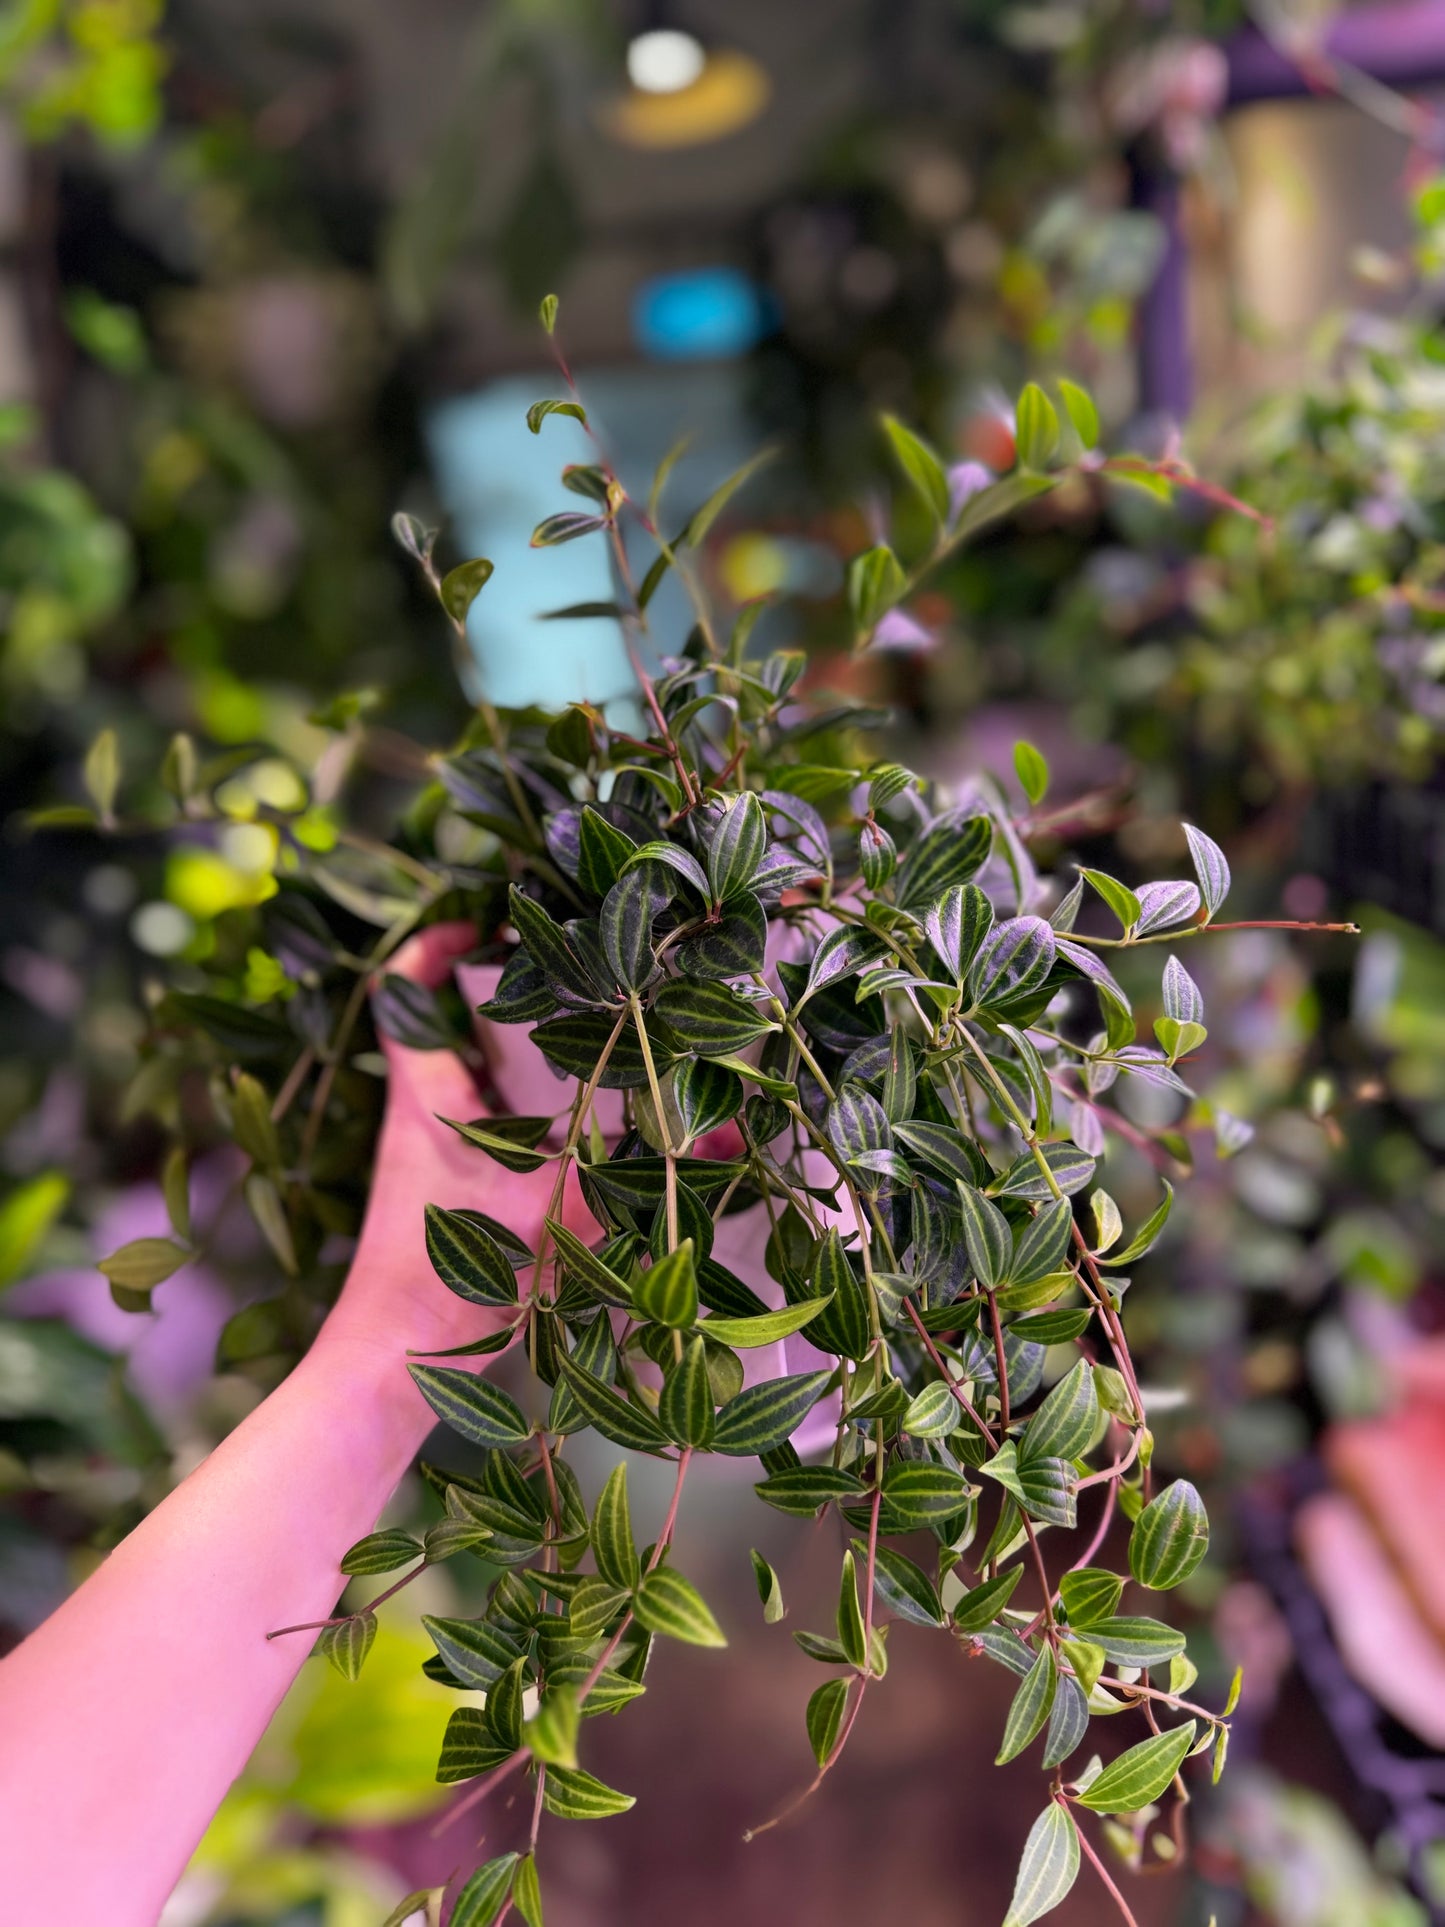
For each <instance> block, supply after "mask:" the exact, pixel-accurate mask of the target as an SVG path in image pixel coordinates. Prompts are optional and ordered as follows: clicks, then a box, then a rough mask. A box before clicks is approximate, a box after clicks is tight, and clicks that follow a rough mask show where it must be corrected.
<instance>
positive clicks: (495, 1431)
mask: <svg viewBox="0 0 1445 1927" xmlns="http://www.w3.org/2000/svg"><path fill="white" fill-rule="evenodd" d="M407 1370H408V1371H409V1372H410V1373H411V1375H412V1378H413V1380H414V1381H415V1383H416V1388H417V1390H418V1391H419V1392H420V1393H421V1395H422V1397H423V1398H424V1399H425V1400H426V1402H427V1404H428V1405H430V1407H431V1408H432V1410H433V1411H434V1412H435V1413H436V1415H437V1417H438V1418H439V1419H441V1420H442V1421H443V1423H444V1424H446V1425H449V1426H450V1427H451V1429H452V1430H453V1431H454V1432H457V1433H459V1434H460V1435H461V1437H462V1438H464V1439H470V1440H471V1442H472V1443H473V1445H489V1446H507V1445H520V1444H521V1442H522V1440H523V1439H525V1438H528V1437H529V1436H530V1434H531V1430H532V1428H531V1426H530V1425H528V1423H527V1421H526V1419H525V1418H524V1417H523V1416H522V1411H521V1407H520V1406H519V1405H518V1404H517V1403H516V1401H515V1400H514V1399H511V1398H508V1396H507V1394H506V1393H505V1392H503V1391H501V1390H499V1389H498V1387H497V1386H495V1385H491V1384H489V1383H488V1382H487V1380H486V1379H484V1378H480V1377H478V1376H477V1374H476V1373H475V1372H464V1371H460V1370H458V1369H457V1367H456V1366H453V1365H408V1366H407Z"/></svg>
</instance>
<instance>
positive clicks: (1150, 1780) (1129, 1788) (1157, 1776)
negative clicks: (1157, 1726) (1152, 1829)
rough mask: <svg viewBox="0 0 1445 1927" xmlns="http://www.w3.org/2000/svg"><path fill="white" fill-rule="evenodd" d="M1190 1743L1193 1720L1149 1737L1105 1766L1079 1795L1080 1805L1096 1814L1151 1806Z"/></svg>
mask: <svg viewBox="0 0 1445 1927" xmlns="http://www.w3.org/2000/svg"><path fill="white" fill-rule="evenodd" d="M1193 1744H1194V1721H1193V1720H1186V1721H1185V1722H1184V1724H1183V1726H1174V1727H1171V1728H1170V1729H1169V1731H1168V1732H1167V1733H1154V1734H1151V1735H1150V1737H1149V1738H1148V1739H1147V1740H1140V1742H1139V1744H1138V1745H1137V1746H1131V1747H1130V1748H1129V1750H1128V1752H1127V1753H1121V1754H1120V1755H1119V1757H1118V1759H1117V1760H1114V1761H1112V1762H1111V1763H1110V1764H1109V1765H1108V1766H1106V1767H1105V1768H1104V1771H1103V1772H1102V1773H1101V1774H1100V1775H1099V1777H1098V1779H1097V1780H1094V1781H1093V1782H1092V1783H1091V1784H1090V1785H1089V1786H1088V1787H1087V1788H1086V1789H1085V1790H1084V1792H1083V1793H1081V1794H1079V1795H1078V1802H1079V1805H1080V1806H1081V1807H1089V1808H1091V1809H1092V1811H1093V1812H1095V1813H1137V1812H1138V1811H1139V1809H1140V1808H1141V1807H1147V1806H1150V1805H1152V1804H1153V1802H1154V1801H1155V1800H1157V1799H1158V1798H1159V1796H1160V1794H1161V1793H1162V1792H1163V1791H1164V1789H1165V1788H1166V1787H1167V1786H1168V1784H1169V1782H1170V1781H1171V1780H1172V1779H1173V1778H1174V1775H1175V1774H1176V1773H1177V1772H1178V1771H1179V1768H1180V1766H1181V1765H1182V1763H1183V1760H1184V1756H1185V1754H1186V1753H1187V1752H1188V1751H1189V1749H1190V1747H1191V1746H1192V1745H1193Z"/></svg>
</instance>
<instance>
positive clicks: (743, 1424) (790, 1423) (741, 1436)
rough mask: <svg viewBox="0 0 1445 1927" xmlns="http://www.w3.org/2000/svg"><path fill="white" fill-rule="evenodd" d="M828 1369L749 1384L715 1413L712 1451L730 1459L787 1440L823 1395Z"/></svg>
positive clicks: (772, 1446)
mask: <svg viewBox="0 0 1445 1927" xmlns="http://www.w3.org/2000/svg"><path fill="white" fill-rule="evenodd" d="M832 1376H833V1374H832V1373H831V1372H826V1371H824V1372H795V1373H792V1374H790V1375H789V1376H787V1377H784V1378H775V1379H773V1380H771V1381H770V1382H769V1383H768V1384H765V1385H750V1386H748V1387H747V1389H746V1390H744V1391H741V1392H739V1393H738V1395H737V1397H736V1398H730V1399H729V1400H728V1402H727V1404H726V1405H724V1406H723V1408H722V1410H721V1411H720V1412H719V1413H718V1415H717V1425H716V1427H715V1429H714V1431H713V1439H712V1447H713V1450H714V1452H724V1453H727V1454H728V1455H729V1456H730V1457H733V1458H746V1457H747V1456H748V1455H749V1454H752V1453H761V1452H771V1451H772V1450H773V1449H774V1447H776V1446H779V1445H782V1444H783V1443H784V1442H785V1441H786V1440H788V1439H790V1438H791V1437H792V1435H793V1433H794V1432H796V1431H797V1429H798V1427H799V1426H800V1425H801V1424H802V1422H803V1420H804V1419H805V1418H806V1417H807V1415H808V1413H809V1412H810V1411H811V1410H812V1408H813V1406H815V1405H816V1404H817V1402H818V1400H819V1399H820V1398H821V1397H822V1395H823V1388H824V1386H825V1385H827V1383H828V1381H829V1380H830V1379H831V1378H832Z"/></svg>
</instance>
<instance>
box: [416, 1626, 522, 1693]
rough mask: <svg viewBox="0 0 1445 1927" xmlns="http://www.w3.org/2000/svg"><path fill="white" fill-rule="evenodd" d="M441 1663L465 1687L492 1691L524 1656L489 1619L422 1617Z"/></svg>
mask: <svg viewBox="0 0 1445 1927" xmlns="http://www.w3.org/2000/svg"><path fill="white" fill-rule="evenodd" d="M421 1623H422V1625H423V1626H425V1628H426V1630H427V1632H428V1633H429V1634H430V1635H431V1641H432V1644H433V1645H434V1646H435V1647H436V1649H437V1652H438V1654H439V1655H440V1657H441V1662H442V1664H443V1665H444V1666H445V1667H446V1669H447V1671H448V1672H449V1673H450V1674H451V1675H452V1677H453V1679H457V1680H460V1681H461V1683H462V1685H463V1686H470V1687H473V1688H480V1689H481V1690H482V1691H483V1692H487V1691H490V1689H491V1688H492V1687H493V1686H495V1685H496V1683H497V1681H498V1680H499V1679H500V1678H501V1677H502V1675H503V1673H505V1672H506V1670H507V1668H508V1667H509V1666H511V1665H512V1664H514V1662H515V1661H516V1660H517V1659H519V1658H520V1657H521V1655H520V1653H519V1652H518V1649H517V1647H516V1645H515V1644H514V1643H513V1641H512V1640H510V1639H509V1638H508V1637H507V1635H506V1634H505V1633H504V1632H502V1631H500V1630H499V1629H498V1628H497V1627H496V1626H494V1625H493V1624H492V1623H491V1621H490V1620H487V1619H440V1618H437V1617H436V1616H435V1615H433V1614H431V1613H423V1614H422V1621H421Z"/></svg>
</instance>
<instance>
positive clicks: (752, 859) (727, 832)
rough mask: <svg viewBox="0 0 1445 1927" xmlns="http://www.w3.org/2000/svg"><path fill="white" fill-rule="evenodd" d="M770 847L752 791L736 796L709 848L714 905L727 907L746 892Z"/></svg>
mask: <svg viewBox="0 0 1445 1927" xmlns="http://www.w3.org/2000/svg"><path fill="white" fill-rule="evenodd" d="M767 846H768V822H767V818H766V816H765V815H764V814H763V806H762V804H761V803H760V802H759V801H758V799H757V797H756V796H754V795H753V793H752V791H751V790H744V791H743V793H742V794H741V795H740V796H734V797H733V798H732V799H731V800H730V801H729V802H728V804H727V805H726V807H725V808H724V810H723V814H722V820H721V821H720V822H719V824H718V826H717V828H716V829H715V830H714V831H713V837H712V842H711V843H710V844H709V845H708V852H707V874H708V882H709V883H710V884H711V886H712V897H713V901H714V903H726V902H727V900H728V898H729V897H735V896H737V895H739V894H740V893H741V892H742V891H744V890H746V889H747V887H748V885H749V884H750V883H751V882H752V880H753V878H754V876H755V875H756V874H757V868H758V865H759V864H760V863H761V862H762V860H763V852H764V850H766V848H767Z"/></svg>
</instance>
